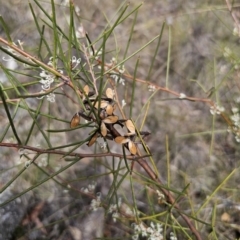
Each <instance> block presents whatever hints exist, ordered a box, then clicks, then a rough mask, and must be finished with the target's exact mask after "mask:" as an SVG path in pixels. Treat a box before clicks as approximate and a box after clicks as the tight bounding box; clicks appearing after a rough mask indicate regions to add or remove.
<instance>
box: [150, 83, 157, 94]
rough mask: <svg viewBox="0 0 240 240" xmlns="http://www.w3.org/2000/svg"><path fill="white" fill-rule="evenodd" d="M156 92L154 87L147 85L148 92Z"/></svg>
mask: <svg viewBox="0 0 240 240" xmlns="http://www.w3.org/2000/svg"><path fill="white" fill-rule="evenodd" d="M155 90H156V87H155V86H154V85H151V84H150V85H148V91H149V92H154V91H155Z"/></svg>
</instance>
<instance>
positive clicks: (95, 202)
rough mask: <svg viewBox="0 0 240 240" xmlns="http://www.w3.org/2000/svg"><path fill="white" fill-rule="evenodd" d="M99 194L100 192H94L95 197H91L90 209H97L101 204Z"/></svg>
mask: <svg viewBox="0 0 240 240" xmlns="http://www.w3.org/2000/svg"><path fill="white" fill-rule="evenodd" d="M101 195H102V194H101V193H100V192H98V193H96V199H93V200H92V201H91V204H90V209H91V210H92V211H97V209H98V208H99V207H100V205H101Z"/></svg>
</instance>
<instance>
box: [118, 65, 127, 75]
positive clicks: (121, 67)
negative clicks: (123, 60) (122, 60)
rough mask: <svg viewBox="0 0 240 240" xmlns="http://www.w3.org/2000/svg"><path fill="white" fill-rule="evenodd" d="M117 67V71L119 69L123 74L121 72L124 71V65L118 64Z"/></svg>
mask: <svg viewBox="0 0 240 240" xmlns="http://www.w3.org/2000/svg"><path fill="white" fill-rule="evenodd" d="M117 69H118V71H119V72H120V73H121V74H123V73H124V72H125V67H124V65H121V66H119V67H118V68H117Z"/></svg>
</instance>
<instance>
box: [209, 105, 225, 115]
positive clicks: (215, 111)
mask: <svg viewBox="0 0 240 240" xmlns="http://www.w3.org/2000/svg"><path fill="white" fill-rule="evenodd" d="M224 111H225V108H224V107H222V106H217V105H214V106H211V107H210V113H211V114H212V115H215V114H218V115H219V114H221V113H222V112H224Z"/></svg>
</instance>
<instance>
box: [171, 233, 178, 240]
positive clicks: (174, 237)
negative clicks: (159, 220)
mask: <svg viewBox="0 0 240 240" xmlns="http://www.w3.org/2000/svg"><path fill="white" fill-rule="evenodd" d="M170 240H177V237H176V236H175V235H174V233H173V232H171V233H170Z"/></svg>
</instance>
